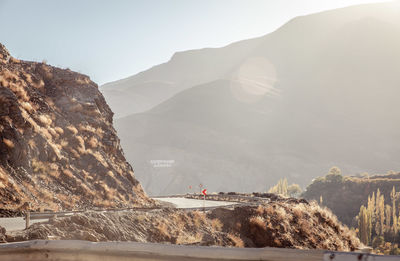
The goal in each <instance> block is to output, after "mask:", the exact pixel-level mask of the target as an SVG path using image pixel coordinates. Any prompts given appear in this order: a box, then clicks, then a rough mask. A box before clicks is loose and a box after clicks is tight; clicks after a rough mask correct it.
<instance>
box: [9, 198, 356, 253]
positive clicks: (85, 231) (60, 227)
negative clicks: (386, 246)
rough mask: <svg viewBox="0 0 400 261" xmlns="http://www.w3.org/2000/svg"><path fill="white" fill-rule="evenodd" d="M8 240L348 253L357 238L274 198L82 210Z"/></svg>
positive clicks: (313, 208) (311, 209)
mask: <svg viewBox="0 0 400 261" xmlns="http://www.w3.org/2000/svg"><path fill="white" fill-rule="evenodd" d="M4 238H5V240H6V241H8V242H12V241H21V240H22V241H23V240H28V239H79V240H89V241H136V242H162V243H172V244H181V245H206V246H235V247H281V248H298V249H316V248H317V249H330V250H340V251H352V250H355V249H356V248H358V247H360V243H359V240H358V239H357V238H356V237H355V235H354V234H353V233H352V232H351V231H350V230H349V229H348V228H347V227H345V226H342V225H341V224H340V223H339V222H338V221H337V219H336V217H335V216H334V215H333V214H332V213H331V212H330V211H328V210H326V209H322V208H320V207H319V206H318V205H316V204H309V203H307V202H302V203H300V202H295V201H293V200H287V201H282V200H281V201H277V202H272V203H268V204H266V205H260V206H258V207H245V206H242V207H237V208H235V209H233V210H232V209H223V208H220V209H215V210H213V211H210V212H208V213H206V214H205V213H203V212H198V211H194V212H186V211H181V210H174V209H163V210H155V211H152V212H114V213H93V212H92V213H85V214H79V215H76V216H72V217H68V218H60V219H57V220H53V221H50V223H48V224H34V225H32V226H31V227H30V228H29V229H27V230H25V231H21V232H12V233H6V235H5V236H4Z"/></svg>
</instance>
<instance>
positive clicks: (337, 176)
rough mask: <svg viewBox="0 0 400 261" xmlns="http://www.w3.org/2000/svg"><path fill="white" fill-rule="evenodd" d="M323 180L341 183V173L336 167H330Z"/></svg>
mask: <svg viewBox="0 0 400 261" xmlns="http://www.w3.org/2000/svg"><path fill="white" fill-rule="evenodd" d="M325 179H326V180H327V181H329V182H335V183H341V182H342V181H343V176H342V171H341V170H340V169H339V168H338V167H332V168H330V169H329V172H328V174H327V175H326V176H325Z"/></svg>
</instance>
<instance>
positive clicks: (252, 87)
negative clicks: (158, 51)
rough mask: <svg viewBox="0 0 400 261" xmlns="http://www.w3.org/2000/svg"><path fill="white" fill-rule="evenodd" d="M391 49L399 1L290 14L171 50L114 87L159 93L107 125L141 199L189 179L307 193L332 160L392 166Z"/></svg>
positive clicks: (399, 25)
mask: <svg viewBox="0 0 400 261" xmlns="http://www.w3.org/2000/svg"><path fill="white" fill-rule="evenodd" d="M399 46H400V7H399V5H398V3H384V4H373V5H361V6H354V7H349V8H343V9H337V10H333V11H327V12H322V13H318V14H313V15H309V16H304V17H298V18H295V19H293V20H291V21H290V22H288V23H287V24H285V25H284V26H282V27H281V28H280V29H278V30H277V31H275V32H273V33H271V34H269V35H266V36H264V37H260V38H257V39H251V40H246V41H242V42H238V43H235V44H232V45H229V46H227V47H223V48H216V49H203V50H195V51H188V52H184V53H179V54H177V55H175V56H174V57H173V58H172V59H171V61H169V62H168V63H166V64H162V65H159V66H156V67H154V68H152V69H150V70H148V71H146V72H143V73H140V74H138V75H136V76H133V77H132V78H129V79H126V80H123V81H122V82H123V83H124V84H123V85H119V84H117V83H115V86H114V88H115V90H122V89H124V88H125V89H124V92H125V91H126V92H127V93H135V94H137V93H138V92H139V90H140V92H141V94H143V95H146V92H149V93H151V95H159V98H160V97H161V96H162V97H161V98H162V99H161V98H160V99H158V100H157V101H156V100H152V101H153V103H152V105H154V106H155V107H153V108H151V109H150V110H148V111H146V112H142V113H137V114H131V115H128V116H125V117H122V118H120V119H117V120H116V128H117V130H118V133H119V135H120V138H121V141H122V146H123V147H124V150H125V152H126V155H127V158H128V160H130V161H132V162H135V166H134V167H135V170H136V171H137V176H138V178H139V180H141V181H142V184H143V185H144V187H145V190H146V191H147V192H148V193H150V194H169V193H178V192H186V191H187V190H188V189H187V188H188V186H189V185H192V186H194V185H197V184H199V183H203V184H204V185H206V186H207V188H208V190H209V191H243V192H246V191H264V190H266V189H268V187H270V186H271V185H272V184H274V183H275V182H276V181H277V180H278V179H279V178H281V177H288V178H289V181H290V182H297V183H299V184H301V185H303V186H305V185H306V184H308V183H309V182H310V181H311V179H312V178H313V177H316V176H319V175H320V174H321V173H324V172H325V171H326V170H327V169H329V168H330V167H331V166H333V165H337V166H339V167H340V168H341V169H342V170H343V171H344V172H345V173H359V172H364V171H368V172H372V173H376V172H384V171H387V170H388V169H396V168H397V167H398V155H399V152H400V134H399V132H398V131H397V130H398V128H399V127H400V121H399V119H400V111H399V110H398V109H397V104H398V99H397V97H399V95H400V88H399V86H400V79H399V77H398V72H399V68H400V47H399ZM130 82H135V84H134V85H130ZM149 82H152V83H155V82H164V83H165V82H169V83H171V85H169V87H168V88H164V85H158V84H155V85H152V87H150V88H147V87H148V85H145V83H149ZM121 86H122V87H121ZM146 86H147V87H146ZM109 89H112V86H111V85H109V86H105V87H104V90H109ZM171 89H173V91H171ZM105 95H106V96H107V92H106V93H105ZM151 95H149V96H148V97H153V96H151ZM172 95H173V96H172ZM168 96H172V97H170V98H168ZM126 97H128V95H126ZM149 99H150V98H149ZM163 99H165V100H164V101H162V100H163ZM160 101H162V102H161V103H160V104H157V103H158V102H160ZM120 102H121V103H120V104H121V106H124V105H123V104H124V101H123V100H121V101H120ZM130 103H131V104H135V100H134V99H132V100H130ZM111 106H113V105H111ZM121 108H122V107H121ZM124 110H125V112H124V113H125V114H128V113H129V112H130V111H131V109H130V107H125V109H124ZM122 115H123V114H120V116H122ZM157 160H159V161H157ZM163 160H164V161H163ZM165 160H166V161H165Z"/></svg>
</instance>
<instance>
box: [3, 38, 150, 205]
mask: <svg viewBox="0 0 400 261" xmlns="http://www.w3.org/2000/svg"><path fill="white" fill-rule="evenodd" d="M112 116H113V113H112V111H111V110H110V108H109V107H108V105H107V104H106V102H105V100H104V98H103V96H102V95H101V93H100V92H99V91H98V89H97V85H96V84H95V83H93V82H92V81H90V79H89V77H87V76H85V75H81V74H78V73H75V72H72V71H70V70H63V69H59V68H55V67H52V66H49V65H46V64H43V63H36V62H26V61H19V60H17V59H15V58H13V57H11V56H10V54H9V53H8V52H7V50H6V49H5V47H4V46H3V45H1V44H0V209H11V210H16V209H33V210H37V209H53V210H59V209H82V208H92V207H122V206H133V205H144V204H145V205H147V204H152V200H150V199H149V198H148V197H147V195H146V194H145V193H144V192H143V190H142V188H141V186H140V184H139V182H138V181H137V180H136V179H135V177H134V176H133V170H132V168H131V166H130V165H129V164H128V163H127V162H126V160H125V157H124V155H123V153H122V150H121V146H120V144H119V139H118V137H117V135H116V131H115V130H114V128H113V126H112Z"/></svg>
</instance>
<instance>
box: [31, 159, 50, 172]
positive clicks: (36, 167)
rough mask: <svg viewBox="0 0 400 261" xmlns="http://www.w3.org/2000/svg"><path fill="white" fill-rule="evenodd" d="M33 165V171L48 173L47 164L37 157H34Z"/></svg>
mask: <svg viewBox="0 0 400 261" xmlns="http://www.w3.org/2000/svg"><path fill="white" fill-rule="evenodd" d="M31 165H32V169H33V172H36V173H46V172H47V170H48V168H47V166H46V164H45V163H43V162H42V161H39V160H37V159H32V163H31Z"/></svg>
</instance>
